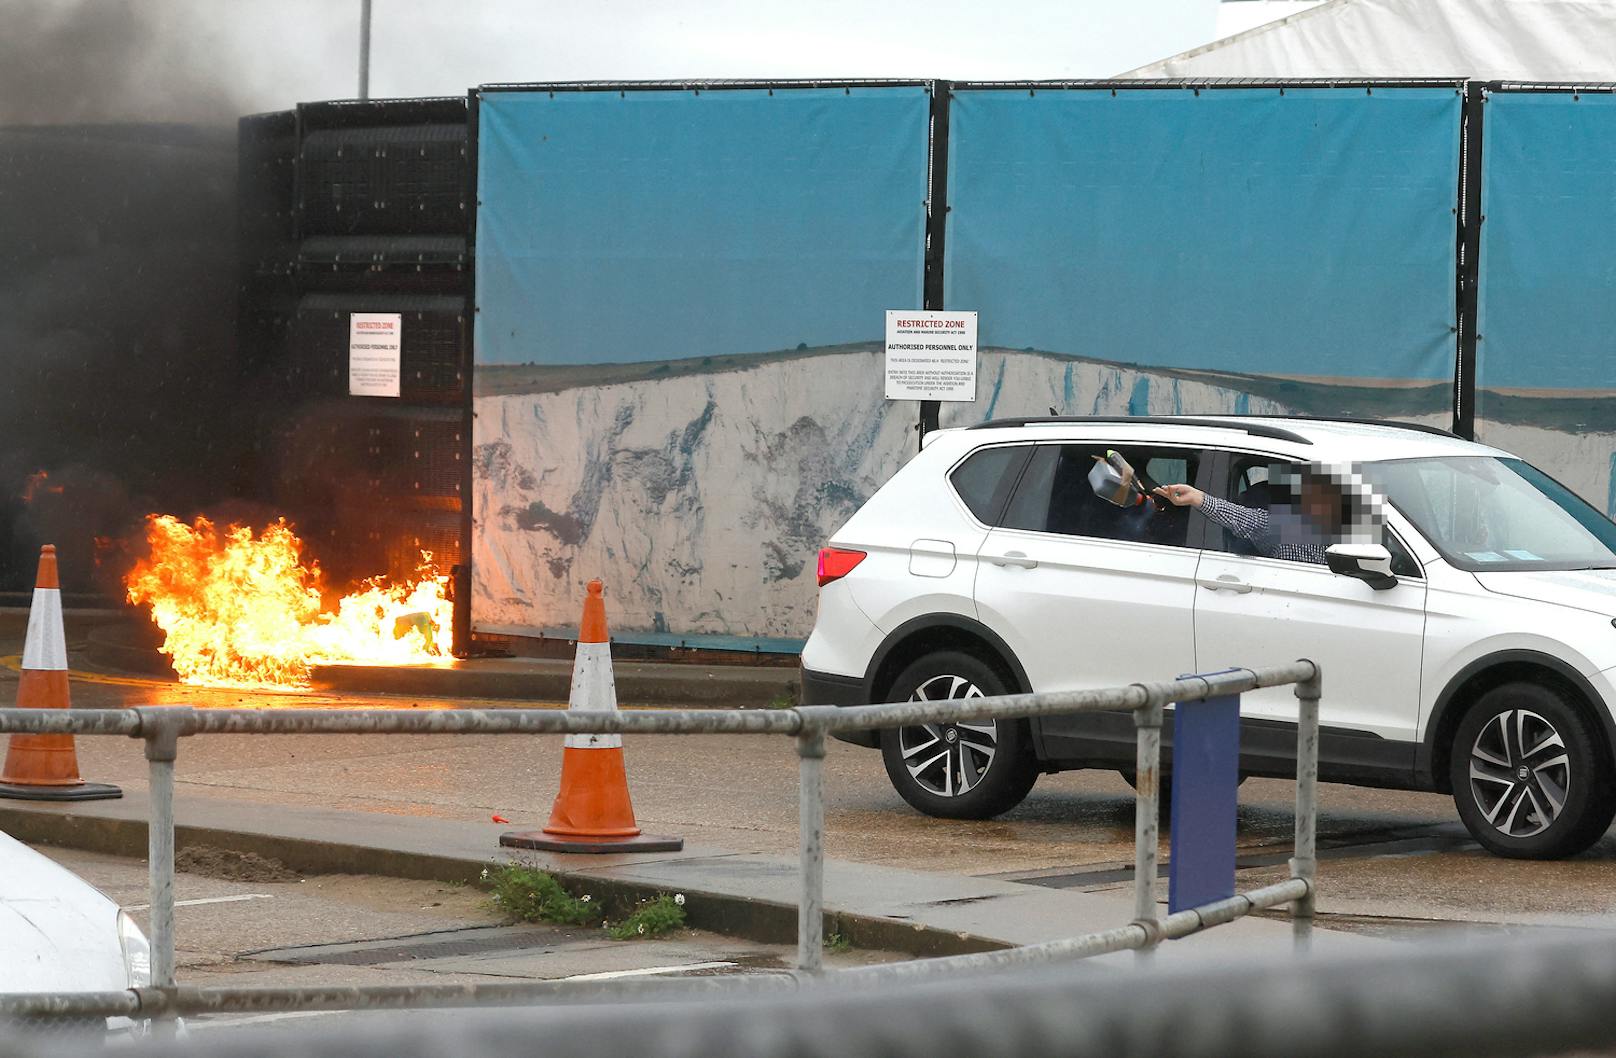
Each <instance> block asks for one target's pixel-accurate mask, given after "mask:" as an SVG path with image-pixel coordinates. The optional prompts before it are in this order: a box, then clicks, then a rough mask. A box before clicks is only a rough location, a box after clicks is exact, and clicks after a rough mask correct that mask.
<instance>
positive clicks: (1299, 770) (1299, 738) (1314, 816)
mask: <svg viewBox="0 0 1616 1058" xmlns="http://www.w3.org/2000/svg"><path fill="white" fill-rule="evenodd" d="M1323 685H1324V678H1323V673H1321V672H1320V671H1319V667H1318V665H1317V664H1315V665H1314V666H1313V675H1312V677H1311V678H1310V679H1307V680H1304V681H1303V682H1301V683H1298V684H1297V685H1296V700H1297V706H1298V710H1297V718H1296V720H1297V723H1296V840H1295V847H1296V851H1295V855H1293V856H1292V857H1291V863H1290V868H1291V877H1292V878H1300V879H1302V880H1303V881H1305V882H1306V883H1307V895H1305V896H1303V897H1302V898H1301V899H1299V900H1297V901H1296V902H1295V903H1293V904H1292V905H1291V928H1292V931H1293V933H1294V935H1295V939H1296V947H1297V948H1299V949H1300V948H1306V947H1307V946H1308V944H1309V943H1310V942H1311V940H1312V932H1313V908H1314V889H1315V886H1316V885H1317V881H1316V879H1317V876H1318V856H1317V839H1318V827H1319V697H1320V694H1321V693H1322V690H1323Z"/></svg>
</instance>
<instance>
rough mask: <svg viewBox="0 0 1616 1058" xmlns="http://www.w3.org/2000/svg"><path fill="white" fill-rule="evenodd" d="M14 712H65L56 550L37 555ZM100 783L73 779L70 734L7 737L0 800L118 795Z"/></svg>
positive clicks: (64, 645)
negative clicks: (8, 746)
mask: <svg viewBox="0 0 1616 1058" xmlns="http://www.w3.org/2000/svg"><path fill="white" fill-rule="evenodd" d="M17 708H19V709H66V708H68V698H67V633H66V630H65V629H64V628H63V626H62V590H61V582H60V581H59V580H57V578H56V548H55V547H54V546H53V545H51V544H46V545H45V546H44V547H42V548H40V551H39V575H38V577H36V578H35V580H34V601H33V605H32V606H30V607H29V608H28V637H27V638H26V639H24V640H23V647H22V679H21V680H19V681H18V683H17ZM122 796H123V791H122V790H120V789H118V788H117V787H116V786H108V785H107V784H105V783H98V782H85V781H84V780H83V779H81V778H79V757H78V753H77V751H76V750H74V748H73V736H72V735H22V734H17V735H12V736H11V746H10V748H9V749H8V750H7V751H6V764H5V769H4V770H3V771H0V797H15V798H20V799H22V800H25V801H94V800H99V799H102V798H107V797H122Z"/></svg>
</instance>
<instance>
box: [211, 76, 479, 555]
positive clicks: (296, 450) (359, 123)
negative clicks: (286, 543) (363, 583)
mask: <svg viewBox="0 0 1616 1058" xmlns="http://www.w3.org/2000/svg"><path fill="white" fill-rule="evenodd" d="M469 150H470V148H469V145H468V142H467V122H466V102H465V100H464V99H462V98H456V99H414V100H378V101H371V102H336V103H310V104H304V105H302V106H299V107H298V108H297V110H295V111H288V112H285V113H282V114H273V115H259V116H256V117H253V118H247V119H244V120H243V121H242V124H241V192H242V205H241V228H240V231H241V252H240V256H241V267H242V283H243V297H242V310H241V317H240V322H239V328H240V331H241V335H242V339H243V349H244V350H247V349H250V350H253V353H252V354H251V356H250V358H249V362H250V363H252V364H253V365H254V368H255V369H256V372H257V374H256V377H255V379H254V380H253V383H254V384H256V385H258V386H259V387H260V390H261V392H262V393H263V398H264V399H263V401H262V404H261V407H262V409H263V415H264V421H263V422H261V423H260V424H259V429H258V430H257V436H258V437H259V438H260V445H261V447H260V452H259V457H260V458H259V470H260V475H259V479H260V480H261V481H263V482H265V483H266V484H265V487H264V489H263V490H262V491H263V492H264V493H265V497H264V498H265V499H266V500H268V501H270V502H272V503H274V504H275V505H276V506H277V507H278V508H280V509H282V510H284V511H285V512H286V514H287V515H288V517H289V518H291V519H292V520H294V521H295V522H296V523H297V525H298V527H299V529H300V532H301V533H302V535H303V536H304V538H305V539H306V540H307V541H308V542H309V544H310V548H311V550H312V551H313V552H314V554H315V556H316V557H317V558H318V559H319V560H320V562H321V564H322V565H323V566H324V567H325V568H326V570H327V572H328V573H329V574H330V575H331V577H332V579H333V580H334V581H338V582H340V581H343V580H348V579H354V578H361V577H367V576H372V575H375V574H379V573H385V574H387V575H389V576H392V577H401V576H407V575H409V574H411V573H413V572H414V570H415V568H416V566H417V564H418V563H419V561H420V558H421V555H420V553H421V551H423V550H425V551H430V552H431V553H432V558H433V562H434V563H435V564H436V565H437V567H438V569H439V570H441V571H443V572H448V571H450V570H451V568H452V567H454V566H456V565H458V564H460V563H461V562H462V561H463V559H464V557H465V556H464V554H463V547H462V539H461V536H462V516H461V511H462V504H463V503H464V502H465V500H466V498H465V497H463V496H462V495H461V490H462V488H463V480H464V460H465V459H466V458H467V455H466V453H467V451H468V450H469V437H468V436H467V434H466V413H467V409H468V408H469V400H470V397H469V393H470V390H469V380H470V371H471V365H470V344H471V338H470V328H471V315H470V312H471V262H470V260H469V258H468V238H467V235H468V222H469V217H470V216H471V212H472V211H471V201H470V197H469V196H470V194H471V191H470V186H469V175H468V174H469V171H470V167H469V157H468V152H469ZM356 312H386V313H398V314H399V316H400V322H401V326H402V334H401V342H400V347H401V348H400V358H401V365H400V366H401V377H400V382H399V390H400V392H399V397H398V398H396V399H393V398H385V397H356V396H350V395H349V394H348V341H349V337H348V336H349V317H350V315H351V314H352V313H356Z"/></svg>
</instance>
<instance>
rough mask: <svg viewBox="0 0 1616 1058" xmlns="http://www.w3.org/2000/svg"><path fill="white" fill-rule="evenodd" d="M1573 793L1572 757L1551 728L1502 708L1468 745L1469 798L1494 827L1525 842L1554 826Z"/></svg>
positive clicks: (1540, 719)
mask: <svg viewBox="0 0 1616 1058" xmlns="http://www.w3.org/2000/svg"><path fill="white" fill-rule="evenodd" d="M1570 790H1571V758H1570V756H1569V755H1568V754H1567V753H1566V744H1565V740H1564V739H1563V738H1561V737H1560V732H1559V731H1557V730H1555V727H1554V725H1553V724H1551V723H1549V722H1548V721H1547V720H1545V719H1544V718H1543V717H1542V716H1540V715H1539V714H1537V713H1534V712H1532V711H1531V710H1528V709H1506V710H1505V711H1504V712H1502V713H1499V714H1498V715H1497V716H1495V717H1493V718H1492V719H1491V720H1489V721H1487V723H1486V724H1485V725H1484V726H1483V727H1482V729H1481V731H1480V732H1479V733H1478V734H1477V735H1476V741H1475V743H1474V744H1473V745H1472V746H1471V747H1470V795H1471V797H1472V798H1473V799H1474V801H1475V804H1476V807H1477V808H1478V809H1480V811H1481V815H1482V818H1484V819H1485V820H1486V821H1487V822H1488V823H1489V824H1491V825H1492V827H1493V829H1495V830H1497V831H1498V832H1499V833H1501V834H1503V835H1505V836H1506V837H1511V838H1529V837H1532V836H1534V835H1536V834H1541V833H1543V831H1545V830H1547V829H1549V827H1551V826H1553V825H1554V821H1555V820H1556V819H1558V818H1560V813H1561V811H1562V810H1564V808H1565V805H1566V798H1567V796H1568V794H1569V793H1570Z"/></svg>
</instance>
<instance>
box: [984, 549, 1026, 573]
mask: <svg viewBox="0 0 1616 1058" xmlns="http://www.w3.org/2000/svg"><path fill="white" fill-rule="evenodd" d="M988 561H989V562H991V563H993V564H994V565H995V566H1019V567H1021V568H1022V569H1037V568H1038V560H1037V559H1035V558H1028V557H1027V553H1026V552H1025V551H1006V552H1005V553H1004V554H1002V555H996V556H994V557H993V558H990V559H988Z"/></svg>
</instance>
